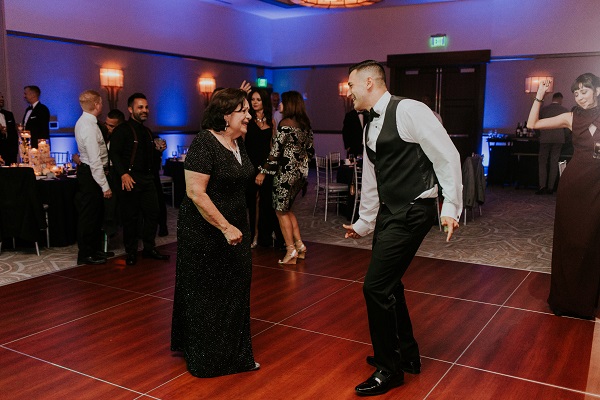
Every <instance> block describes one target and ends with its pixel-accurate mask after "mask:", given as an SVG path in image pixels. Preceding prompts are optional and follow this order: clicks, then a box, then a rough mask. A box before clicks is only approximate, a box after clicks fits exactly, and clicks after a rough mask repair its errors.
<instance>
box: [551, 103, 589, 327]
mask: <svg viewBox="0 0 600 400" xmlns="http://www.w3.org/2000/svg"><path fill="white" fill-rule="evenodd" d="M571 136H572V139H573V150H574V152H573V158H572V159H571V161H569V163H568V164H567V168H566V169H565V171H564V172H563V174H562V176H561V177H560V181H559V183H558V192H557V196H556V216H555V218H554V241H553V245H552V246H553V247H552V275H551V286H550V296H549V298H548V303H549V305H550V307H551V308H552V309H553V310H554V311H555V312H556V311H560V312H562V313H566V314H567V315H569V314H572V315H576V316H582V317H593V316H594V315H595V314H596V312H597V310H598V297H599V296H600V159H598V158H594V157H593V153H594V143H600V106H596V107H594V108H591V109H586V110H584V109H581V108H580V107H576V108H575V109H574V111H573V133H572V134H571Z"/></svg>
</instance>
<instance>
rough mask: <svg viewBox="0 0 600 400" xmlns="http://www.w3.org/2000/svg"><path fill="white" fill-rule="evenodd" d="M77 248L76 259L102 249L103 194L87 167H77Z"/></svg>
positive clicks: (83, 165) (85, 165) (84, 165)
mask: <svg viewBox="0 0 600 400" xmlns="http://www.w3.org/2000/svg"><path fill="white" fill-rule="evenodd" d="M75 207H76V208H77V214H78V219H77V247H78V248H79V252H78V255H77V258H78V259H82V258H85V257H90V256H92V255H94V254H95V253H96V252H97V251H100V250H101V249H102V220H103V210H104V204H103V194H102V188H101V187H100V186H99V185H98V184H97V183H96V181H95V180H94V177H93V176H92V171H91V170H90V167H89V165H87V164H81V165H79V166H78V167H77V193H76V194H75Z"/></svg>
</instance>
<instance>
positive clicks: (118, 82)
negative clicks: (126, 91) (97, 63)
mask: <svg viewBox="0 0 600 400" xmlns="http://www.w3.org/2000/svg"><path fill="white" fill-rule="evenodd" d="M100 86H102V87H103V88H104V89H106V91H107V92H108V105H109V107H110V109H111V110H112V109H115V108H117V102H118V101H119V90H121V89H122V88H123V71H122V70H120V69H110V68H100Z"/></svg>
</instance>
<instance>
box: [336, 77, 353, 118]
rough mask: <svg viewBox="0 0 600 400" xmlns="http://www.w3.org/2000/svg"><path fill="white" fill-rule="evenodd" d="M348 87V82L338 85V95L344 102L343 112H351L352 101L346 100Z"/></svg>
mask: <svg viewBox="0 0 600 400" xmlns="http://www.w3.org/2000/svg"><path fill="white" fill-rule="evenodd" d="M349 89H350V86H348V82H340V83H339V84H338V94H339V95H340V97H341V98H342V100H343V101H344V110H345V111H346V112H349V111H350V110H352V100H351V99H349V98H348V90H349Z"/></svg>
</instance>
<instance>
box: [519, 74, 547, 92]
mask: <svg viewBox="0 0 600 400" xmlns="http://www.w3.org/2000/svg"><path fill="white" fill-rule="evenodd" d="M546 80H547V81H550V87H549V88H548V92H547V93H552V92H553V91H554V78H553V77H551V76H530V77H528V78H525V93H534V94H535V93H536V92H537V90H538V88H539V87H540V82H542V81H546Z"/></svg>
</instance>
